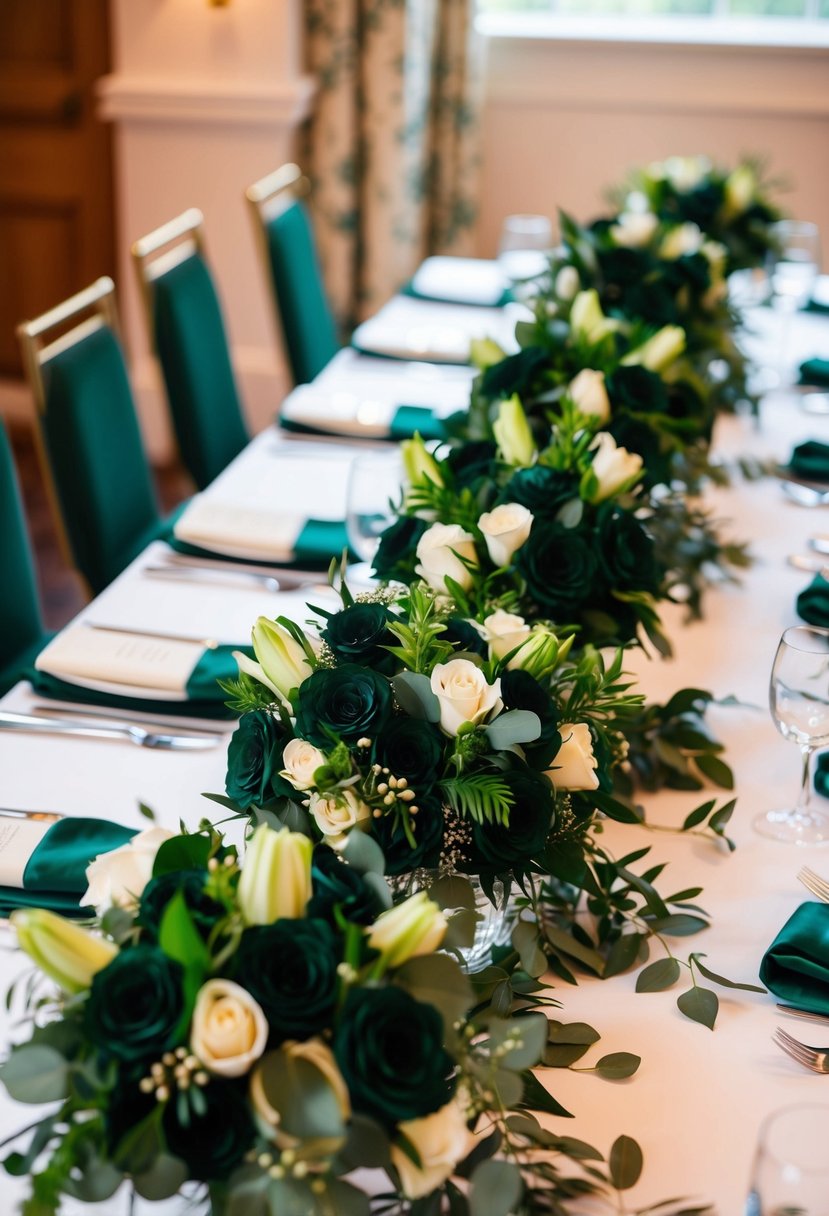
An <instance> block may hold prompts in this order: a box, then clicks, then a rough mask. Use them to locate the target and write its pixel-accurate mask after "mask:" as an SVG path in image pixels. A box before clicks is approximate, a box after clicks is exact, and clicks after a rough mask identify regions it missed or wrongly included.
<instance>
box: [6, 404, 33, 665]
mask: <svg viewBox="0 0 829 1216" xmlns="http://www.w3.org/2000/svg"><path fill="white" fill-rule="evenodd" d="M0 570H2V571H3V594H2V595H0V670H2V669H3V668H4V667H7V666H8V665H9V664H10V663H12V662H13V661H14V660H15V659H16V658H17V657H18V656H20V655H22V654H23V653H24V652H25V651H26V650H28V648H29V647H31V646H33V645H34V644H35V643H36V642H37V641H38V640H39V639H40V638H42V637H43V621H42V619H41V616H40V604H39V602H38V597H37V584H36V582H35V570H34V564H33V562H32V551H31V548H30V546H29V538H28V535H27V533H26V521H25V517H24V514H23V503H22V501H21V498H20V488H19V486H18V482H17V474H16V472H15V468H14V460H13V458H12V452H11V447H10V445H9V441H8V437H7V436H6V432H5V429H4V427H3V424H2V422H0Z"/></svg>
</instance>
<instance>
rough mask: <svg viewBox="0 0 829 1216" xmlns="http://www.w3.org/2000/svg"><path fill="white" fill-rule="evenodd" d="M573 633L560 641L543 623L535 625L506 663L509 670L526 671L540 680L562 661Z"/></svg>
mask: <svg viewBox="0 0 829 1216" xmlns="http://www.w3.org/2000/svg"><path fill="white" fill-rule="evenodd" d="M574 640H575V635H573V636H572V637H569V638H565V639H564V641H563V642H560V641H559V640H558V638H557V637H556V635H555V634H554V633H552V632H551V631H550V630H549V629H547V628H546V626H544V625H535V626H533V628H532V630H531V631H530V633H529V634H528V636H527V638H526V640H525V641H524V642H522V643H521V649H520V650H519V651H518V652H517V653H516V654H514V655H513V656H512V658H511V659H510V660H509V662H508V663H507V668H508V670H509V671H526V672H528V673H529V674H530V675H531V676H534V677H535V679H536V680H542V679H543V678H544V677H545V676H546V675H549V674H550V672H552V671H554V670H555V669H556V667H557V666H558V664H559V663H561V662H563V661H564V659H565V658H566V656H567V653H568V651H569V650H570V647H571V646H572V645H573V641H574Z"/></svg>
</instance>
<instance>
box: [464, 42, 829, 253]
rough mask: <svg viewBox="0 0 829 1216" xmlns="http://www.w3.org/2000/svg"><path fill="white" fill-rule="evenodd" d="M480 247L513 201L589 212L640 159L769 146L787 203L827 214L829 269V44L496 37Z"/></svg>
mask: <svg viewBox="0 0 829 1216" xmlns="http://www.w3.org/2000/svg"><path fill="white" fill-rule="evenodd" d="M486 86H487V87H486V109H485V116H484V175H483V195H482V213H481V222H480V233H479V246H480V252H481V253H482V254H485V255H490V256H491V255H492V254H494V252H495V250H496V247H497V241H498V233H499V229H500V225H501V221H502V219H503V217H504V216H505V215H508V214H510V213H512V212H519V211H530V212H537V213H543V214H548V215H551V216H552V217H554V216H555V213H556V210H557V208H558V207H563V208H564V209H565V210H567V211H570V212H572V213H573V214H574V215H575V216H576V217H577V218H578V219H581V220H587V219H590V218H593V217H594V216H595V215H597V214H599V213H601V211H602V209H603V207H604V192H605V190H606V189H607V188H608V187H609V186H611V185H614V184H617V183H618V182H619V181H620V180H621V178H622V177H623V175H624V174H625V172H626V171H627V170H628V169H630V168H631V167H633V166H636V165H639V164H644V163H647V162H648V161H650V160H654V159H662V158H663V157H665V156H668V155H672V154H675V153H676V154H692V153H696V152H704V153H706V154H708V155H710V156H712V157H713V158H714V159H717V160H722V161H723V162H724V163H726V164H728V163H733V162H734V161H735V160H736V159H737V158H738V157H739V156H740V155H741V154H745V153H760V154H762V155H764V156H766V157H767V158H768V161H769V164H770V168H771V170H772V172H773V174H774V175H775V176H781V177H784V178H786V179H787V181H788V182H789V183H790V184H791V185H792V186H793V189H792V190H791V191H790V192H787V193H786V194H784V195H783V196H782V199H783V202H784V204H785V206H786V208H787V209H788V210H790V211H791V212H792V213H793V214H794V215H796V216H798V217H799V218H802V219H811V220H815V221H817V222H818V223H819V224H820V225H821V228H822V230H823V232H824V259H825V266H826V268H827V269H829V52H827V51H826V50H825V49H824V50H820V49H813V50H803V49H795V48H788V49H785V50H780V49H772V48H759V47H754V48H750V47H734V46H669V45H653V44H637V43H607V42H605V43H603V42H597V41H581V42H580V41H560V40H553V39H528V38H493V39H491V40H490V45H489V56H488V71H487V82H486Z"/></svg>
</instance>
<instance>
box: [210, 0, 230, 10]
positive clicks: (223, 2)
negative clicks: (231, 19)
mask: <svg viewBox="0 0 829 1216" xmlns="http://www.w3.org/2000/svg"><path fill="white" fill-rule="evenodd" d="M207 3H208V4H209V5H210V7H211V8H227V6H228V5H229V4H230V0H207Z"/></svg>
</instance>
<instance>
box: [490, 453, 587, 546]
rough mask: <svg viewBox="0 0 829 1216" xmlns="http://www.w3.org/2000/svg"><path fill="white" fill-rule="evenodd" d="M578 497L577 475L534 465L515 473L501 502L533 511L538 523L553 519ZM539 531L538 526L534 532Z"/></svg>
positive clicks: (501, 494) (505, 488)
mask: <svg viewBox="0 0 829 1216" xmlns="http://www.w3.org/2000/svg"><path fill="white" fill-rule="evenodd" d="M578 496H579V479H578V476H577V475H576V474H575V473H567V472H564V471H563V470H562V469H549V468H547V466H546V465H543V464H534V465H533V466H532V468H529V469H519V470H518V472H517V473H513V475H512V477H511V478H510V479H509V481H508V482H507V484H506V485H505V486H504V488H503V490H502V491H501V493H500V494H499V496H498V499H499V502H502V503H504V502H517V503H520V504H521V506H522V507H526V508H527V510H528V511H532V513H533V515H534V516H535V518H536V520H548V519H550V520H551V519H554V518H555V516H556V515H557V514H558V512H559V511H560V510H561V508H562V507H563V506H564V504H565V503H566V502H569V501H570V499H571V498H578ZM535 530H536V526H535V525H534V527H533V531H535ZM530 535H532V533H531V534H530Z"/></svg>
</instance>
